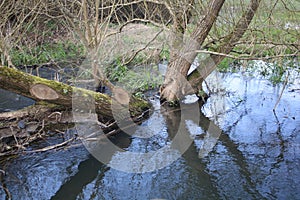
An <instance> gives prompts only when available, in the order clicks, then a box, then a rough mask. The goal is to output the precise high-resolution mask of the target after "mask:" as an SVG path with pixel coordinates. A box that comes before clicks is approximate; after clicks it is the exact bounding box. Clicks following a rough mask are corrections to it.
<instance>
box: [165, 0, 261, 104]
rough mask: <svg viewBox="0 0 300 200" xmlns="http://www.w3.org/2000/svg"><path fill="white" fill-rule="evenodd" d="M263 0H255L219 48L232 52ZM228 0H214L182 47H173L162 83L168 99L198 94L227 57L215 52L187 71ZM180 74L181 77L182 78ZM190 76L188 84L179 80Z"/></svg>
mask: <svg viewBox="0 0 300 200" xmlns="http://www.w3.org/2000/svg"><path fill="white" fill-rule="evenodd" d="M260 1H261V0H251V2H250V4H249V7H248V9H247V10H246V11H245V13H244V14H243V15H242V17H241V18H240V20H239V21H238V23H237V24H236V26H235V27H234V29H233V31H232V32H231V33H230V34H229V35H228V36H227V37H226V38H225V40H224V42H223V44H222V45H220V46H219V48H218V52H219V53H223V54H229V53H230V52H231V51H232V49H233V48H234V46H235V44H236V42H238V41H239V40H240V39H241V38H242V36H243V35H244V33H245V32H246V31H247V29H248V27H249V25H250V23H251V21H252V19H253V17H254V15H255V12H256V11H257V9H258V7H259V4H260ZM224 2H225V0H213V1H211V3H210V5H209V6H208V9H207V12H206V14H205V16H204V17H203V19H202V20H201V21H200V22H199V23H198V24H197V26H196V28H195V29H194V31H193V32H192V33H191V36H190V37H189V39H188V40H186V41H185V42H182V44H181V46H180V45H178V46H179V47H180V48H177V49H176V48H173V49H172V51H176V52H175V53H171V58H170V63H169V65H168V68H167V73H166V77H165V80H164V84H163V85H162V87H161V89H160V91H161V99H162V100H166V101H169V102H170V101H171V102H172V101H177V100H179V99H181V98H183V97H184V96H185V95H188V94H198V92H199V91H200V90H202V83H203V80H204V79H205V78H206V77H207V76H208V75H209V74H210V73H211V72H212V71H214V70H215V69H216V67H217V65H218V64H219V63H220V62H221V61H222V60H223V59H224V58H225V56H221V55H211V56H210V57H209V58H208V59H206V60H204V61H203V62H202V63H200V65H199V66H198V67H197V69H195V70H194V71H193V72H192V73H190V74H189V75H187V73H188V70H189V69H190V67H191V64H192V63H193V62H194V60H195V58H196V56H197V50H200V48H201V46H202V44H203V42H204V41H205V39H206V37H207V36H208V34H209V31H210V30H211V28H212V26H213V24H214V23H215V21H216V19H217V17H218V13H219V12H220V10H221V8H222V6H223V4H224ZM179 77H180V78H179ZM180 79H186V80H188V82H187V81H185V85H183V83H180V82H179V81H178V80H180Z"/></svg>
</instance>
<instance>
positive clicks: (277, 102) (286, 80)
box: [273, 74, 289, 111]
mask: <svg viewBox="0 0 300 200" xmlns="http://www.w3.org/2000/svg"><path fill="white" fill-rule="evenodd" d="M288 78H289V74H288V75H287V76H286V77H285V80H284V83H283V87H282V90H281V92H280V95H279V98H278V99H277V101H276V104H275V106H274V108H273V111H275V110H276V108H277V106H278V104H279V102H280V99H281V97H282V94H283V91H284V89H285V87H286V85H287V82H288Z"/></svg>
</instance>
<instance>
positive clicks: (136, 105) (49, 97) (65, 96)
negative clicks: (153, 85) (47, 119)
mask: <svg viewBox="0 0 300 200" xmlns="http://www.w3.org/2000/svg"><path fill="white" fill-rule="evenodd" d="M0 88H2V89H5V90H8V91H11V92H15V93H17V94H20V95H22V96H25V97H28V98H31V99H33V100H35V101H37V102H46V103H50V104H52V105H53V104H55V105H59V106H61V107H62V108H63V109H72V105H74V102H72V101H78V102H83V103H81V104H76V105H81V106H83V107H85V105H87V104H92V107H93V108H94V110H95V112H96V114H98V115H100V116H103V117H105V118H114V116H113V113H118V110H120V112H119V113H124V109H127V111H126V112H127V113H128V112H129V113H130V115H131V117H137V116H139V115H141V114H142V113H144V112H145V110H147V109H149V108H150V104H149V103H148V102H147V101H145V100H142V99H139V98H135V97H130V103H129V109H128V108H126V107H128V106H126V105H125V106H123V104H124V102H125V104H126V102H128V101H129V96H128V95H127V93H124V94H122V92H124V91H123V90H122V89H120V88H116V91H118V92H119V93H120V94H116V95H115V99H112V98H111V97H110V96H108V95H106V94H102V93H97V92H94V91H91V90H87V89H83V88H78V87H73V86H70V85H67V84H64V83H61V82H57V81H53V80H47V79H43V78H40V77H37V76H33V75H30V74H27V73H24V72H21V71H20V70H17V69H13V68H8V67H4V66H0ZM120 97H122V98H123V99H122V98H120ZM74 98H75V99H74ZM124 98H128V100H127V99H125V100H124ZM113 102H117V104H119V105H117V106H116V104H115V103H114V107H113V109H112V104H113ZM75 103H76V102H75ZM50 104H49V105H50ZM76 109H78V108H76ZM83 109H84V108H83ZM112 110H113V111H112ZM128 110H129V111H128ZM118 118H120V116H118Z"/></svg>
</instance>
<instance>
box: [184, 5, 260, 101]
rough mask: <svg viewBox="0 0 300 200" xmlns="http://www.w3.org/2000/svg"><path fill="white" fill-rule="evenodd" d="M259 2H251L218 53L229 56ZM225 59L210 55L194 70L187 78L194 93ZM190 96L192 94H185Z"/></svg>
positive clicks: (220, 56)
mask: <svg viewBox="0 0 300 200" xmlns="http://www.w3.org/2000/svg"><path fill="white" fill-rule="evenodd" d="M260 2H261V0H252V1H251V3H250V5H249V7H248V9H247V10H246V11H245V13H244V14H243V16H242V17H241V18H240V20H239V21H238V23H237V24H236V26H235V27H234V29H233V31H232V32H231V33H230V34H229V35H227V37H226V38H225V42H224V43H223V45H221V46H219V48H218V53H220V54H225V55H226V54H229V53H230V52H231V51H232V49H233V48H234V46H235V43H236V42H238V41H239V40H240V39H241V38H242V37H243V35H244V33H245V32H246V31H247V29H248V27H249V25H250V23H251V21H252V19H253V17H254V15H255V12H256V11H257V9H258V7H259V4H260ZM224 58H225V56H223V55H211V56H210V57H209V58H208V59H206V60H204V61H203V62H202V63H201V64H200V66H198V68H197V69H195V70H194V71H193V72H192V73H191V74H189V76H188V80H189V83H190V84H191V86H192V87H193V88H194V91H197V90H198V91H199V89H201V88H202V82H203V80H204V79H205V78H206V77H207V76H208V75H209V74H210V73H211V72H212V71H214V70H215V69H216V67H217V65H218V64H219V63H220V62H221V61H222V60H223V59H224ZM187 94H192V93H186V95H187Z"/></svg>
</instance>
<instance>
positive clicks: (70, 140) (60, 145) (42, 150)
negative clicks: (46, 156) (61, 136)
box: [25, 138, 75, 153]
mask: <svg viewBox="0 0 300 200" xmlns="http://www.w3.org/2000/svg"><path fill="white" fill-rule="evenodd" d="M73 140H75V138H71V139H69V140H67V141H64V142H62V143H60V144H56V145H52V146H48V147H45V148H42V149H37V150H32V151H25V153H37V152H44V151H49V150H52V149H56V148H59V147H62V146H64V145H66V144H68V143H69V142H72V141H73Z"/></svg>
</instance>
